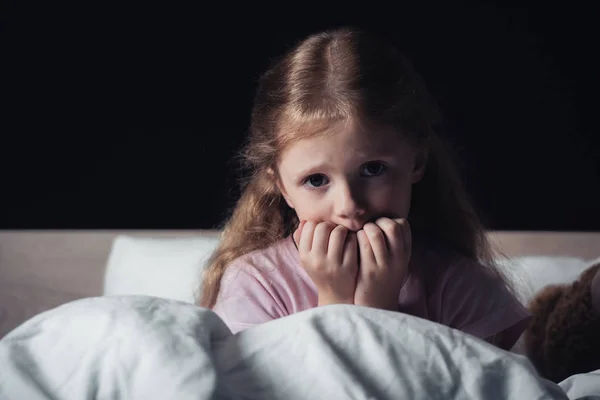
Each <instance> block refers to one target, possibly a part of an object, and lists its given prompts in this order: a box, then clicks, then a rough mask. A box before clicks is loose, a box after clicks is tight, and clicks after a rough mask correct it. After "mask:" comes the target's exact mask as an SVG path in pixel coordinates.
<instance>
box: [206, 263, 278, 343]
mask: <svg viewBox="0 0 600 400" xmlns="http://www.w3.org/2000/svg"><path fill="white" fill-rule="evenodd" d="M266 278H267V277H265V276H264V275H262V274H260V273H258V271H257V270H256V269H254V268H252V266H251V265H246V264H245V263H241V262H238V263H235V262H234V263H233V264H232V265H230V266H229V267H228V268H227V270H226V271H225V274H224V275H223V278H222V280H221V289H220V291H219V295H218V297H217V301H216V303H215V306H214V307H213V311H214V312H215V313H216V314H217V315H219V317H220V318H221V319H222V320H223V322H225V324H227V326H228V327H229V329H231V331H232V332H233V333H237V332H239V331H242V330H244V329H246V328H249V327H251V326H254V325H258V324H261V323H263V322H267V321H271V320H274V319H277V318H280V317H283V316H286V315H287V314H288V313H287V311H286V309H285V306H284V304H283V302H282V301H281V300H280V299H279V298H278V297H279V296H278V295H277V293H276V292H275V291H274V290H273V289H272V287H271V285H270V282H269V281H268V279H266Z"/></svg>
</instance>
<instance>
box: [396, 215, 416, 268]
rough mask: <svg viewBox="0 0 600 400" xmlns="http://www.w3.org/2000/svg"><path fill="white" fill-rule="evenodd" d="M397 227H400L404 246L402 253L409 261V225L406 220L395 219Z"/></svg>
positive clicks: (410, 236) (410, 235) (410, 238)
mask: <svg viewBox="0 0 600 400" xmlns="http://www.w3.org/2000/svg"><path fill="white" fill-rule="evenodd" d="M394 221H396V222H397V223H398V225H399V226H400V227H401V231H402V244H403V245H404V253H405V255H406V256H407V257H408V258H409V259H410V256H411V251H412V232H411V229H410V224H409V223H408V221H407V220H406V218H399V219H395V220H394Z"/></svg>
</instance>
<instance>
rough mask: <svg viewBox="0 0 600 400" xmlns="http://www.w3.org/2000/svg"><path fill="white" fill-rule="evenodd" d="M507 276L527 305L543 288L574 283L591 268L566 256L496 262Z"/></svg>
mask: <svg viewBox="0 0 600 400" xmlns="http://www.w3.org/2000/svg"><path fill="white" fill-rule="evenodd" d="M498 263H499V264H500V266H501V267H503V268H505V270H506V271H507V272H508V274H509V276H511V277H513V278H514V279H515V281H516V282H515V283H516V284H517V290H518V292H519V293H520V295H521V301H522V302H523V303H525V304H527V303H528V302H529V301H530V300H531V298H532V297H533V295H535V294H536V293H537V292H539V291H540V290H542V289H543V288H544V287H545V286H548V285H552V284H567V283H572V282H574V281H575V280H576V279H577V278H578V277H579V275H580V274H581V273H582V272H583V271H584V270H585V269H587V268H588V267H589V266H591V265H592V264H591V262H590V261H587V260H584V259H582V258H577V257H567V256H541V255H538V256H534V255H531V256H522V257H515V258H513V259H511V260H498Z"/></svg>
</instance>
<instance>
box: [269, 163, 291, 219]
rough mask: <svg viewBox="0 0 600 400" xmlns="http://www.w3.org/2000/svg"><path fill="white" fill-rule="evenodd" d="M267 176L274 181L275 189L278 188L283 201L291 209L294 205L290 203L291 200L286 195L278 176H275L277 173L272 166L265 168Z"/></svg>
mask: <svg viewBox="0 0 600 400" xmlns="http://www.w3.org/2000/svg"><path fill="white" fill-rule="evenodd" d="M267 176H269V179H272V180H273V182H275V185H277V189H278V190H279V192H280V193H281V195H282V196H283V198H284V199H285V202H286V203H287V205H288V206H289V207H290V208H292V209H293V208H294V205H293V204H292V200H291V199H290V196H288V194H287V192H286V191H285V188H284V187H283V184H282V183H281V179H279V177H278V176H277V174H276V173H275V171H274V170H273V168H268V169H267Z"/></svg>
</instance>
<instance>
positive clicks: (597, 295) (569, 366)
mask: <svg viewBox="0 0 600 400" xmlns="http://www.w3.org/2000/svg"><path fill="white" fill-rule="evenodd" d="M529 310H530V312H531V313H532V315H533V319H532V321H531V324H530V325H529V327H528V329H527V330H526V331H525V349H526V353H527V356H528V357H529V359H530V360H531V362H532V363H533V365H535V367H536V368H537V370H538V372H539V373H540V375H541V376H543V377H544V378H546V379H549V380H551V381H553V382H556V383H559V382H561V381H562V380H564V379H566V378H568V377H569V376H571V375H575V374H578V373H585V372H591V371H595V370H597V369H600V261H599V262H598V263H597V264H595V265H593V266H591V267H590V268H588V269H586V270H585V271H584V272H583V273H581V275H580V276H579V278H578V279H577V280H576V281H575V282H574V283H572V284H570V285H569V284H567V285H550V286H547V287H545V288H544V289H542V290H540V292H539V293H537V294H536V295H535V296H534V298H533V299H532V300H531V302H530V303H529Z"/></svg>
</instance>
